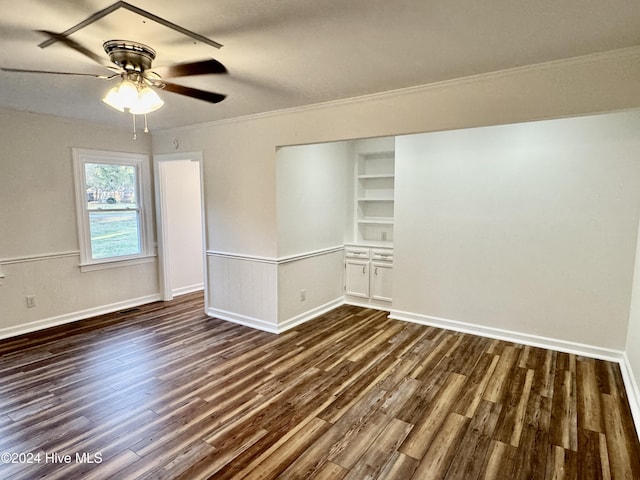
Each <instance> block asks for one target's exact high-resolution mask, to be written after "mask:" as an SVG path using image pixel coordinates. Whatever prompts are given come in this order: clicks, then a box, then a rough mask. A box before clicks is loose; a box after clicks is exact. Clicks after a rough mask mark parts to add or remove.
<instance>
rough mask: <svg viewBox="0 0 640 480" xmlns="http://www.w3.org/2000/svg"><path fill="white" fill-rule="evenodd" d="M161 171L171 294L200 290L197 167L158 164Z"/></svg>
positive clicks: (201, 250) (188, 163)
mask: <svg viewBox="0 0 640 480" xmlns="http://www.w3.org/2000/svg"><path fill="white" fill-rule="evenodd" d="M159 169H162V170H163V174H162V177H163V181H162V187H163V188H162V190H163V198H164V205H165V212H164V220H165V225H164V227H165V230H166V232H165V240H166V242H167V245H165V253H166V255H167V264H168V266H169V271H170V275H169V277H170V281H171V289H172V293H173V295H180V294H183V293H188V292H193V291H196V290H202V288H203V285H204V247H203V245H202V202H201V194H200V164H199V163H198V162H194V161H191V160H170V161H161V162H159Z"/></svg>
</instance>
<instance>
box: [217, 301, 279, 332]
mask: <svg viewBox="0 0 640 480" xmlns="http://www.w3.org/2000/svg"><path fill="white" fill-rule="evenodd" d="M206 314H207V315H209V316H210V317H215V318H219V319H220V320H225V321H227V322H231V323H237V324H238V325H244V326H245V327H251V328H255V329H258V330H262V331H263V332H269V333H279V332H278V326H277V325H276V324H274V323H271V322H266V321H264V320H260V319H259V318H254V317H249V316H247V315H241V314H239V313H234V312H228V311H226V310H221V309H219V308H213V307H208V308H207V309H206Z"/></svg>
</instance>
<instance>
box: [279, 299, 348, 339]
mask: <svg viewBox="0 0 640 480" xmlns="http://www.w3.org/2000/svg"><path fill="white" fill-rule="evenodd" d="M340 305H344V297H340V298H336V299H335V300H332V301H330V302H327V303H325V304H324V305H320V306H318V307H315V308H312V309H311V310H307V311H306V312H304V313H301V314H300V315H296V316H295V317H291V318H289V319H288V320H285V321H283V322H281V323H278V333H282V332H286V331H287V330H291V329H292V328H293V327H295V326H297V325H300V324H302V323H305V322H308V321H309V320H313V319H314V318H316V317H319V316H320V315H323V314H325V313H327V312H328V311H330V310H333V309H334V308H338V307H339V306H340Z"/></svg>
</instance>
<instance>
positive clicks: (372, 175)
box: [358, 173, 395, 180]
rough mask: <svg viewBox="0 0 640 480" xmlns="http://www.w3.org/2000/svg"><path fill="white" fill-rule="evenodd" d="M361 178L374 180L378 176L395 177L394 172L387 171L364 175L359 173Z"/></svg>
mask: <svg viewBox="0 0 640 480" xmlns="http://www.w3.org/2000/svg"><path fill="white" fill-rule="evenodd" d="M358 178H359V179H362V180H367V179H369V180H373V179H376V178H395V175H394V174H386V173H375V174H373V173H372V174H364V175H358Z"/></svg>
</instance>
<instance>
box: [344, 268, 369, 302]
mask: <svg viewBox="0 0 640 480" xmlns="http://www.w3.org/2000/svg"><path fill="white" fill-rule="evenodd" d="M345 270H346V271H345V293H346V294H347V295H351V296H353V297H363V298H369V262H362V261H358V260H351V259H347V260H346V261H345Z"/></svg>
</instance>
